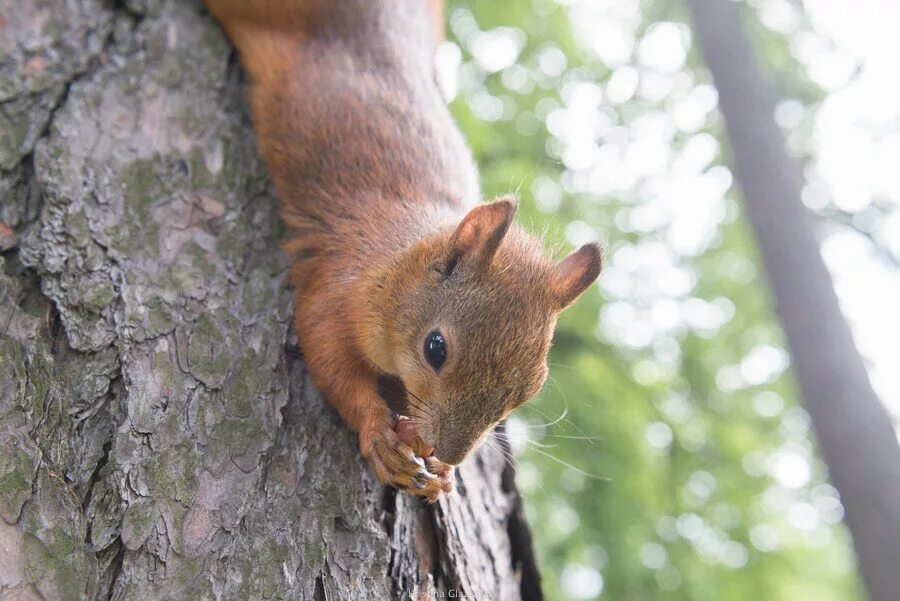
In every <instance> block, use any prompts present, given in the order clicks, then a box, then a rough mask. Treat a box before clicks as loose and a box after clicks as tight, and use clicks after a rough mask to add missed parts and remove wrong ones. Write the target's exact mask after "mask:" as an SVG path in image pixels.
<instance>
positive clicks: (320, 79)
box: [205, 0, 603, 502]
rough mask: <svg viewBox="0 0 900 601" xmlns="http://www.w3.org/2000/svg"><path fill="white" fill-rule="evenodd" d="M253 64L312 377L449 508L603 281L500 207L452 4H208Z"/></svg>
mask: <svg viewBox="0 0 900 601" xmlns="http://www.w3.org/2000/svg"><path fill="white" fill-rule="evenodd" d="M205 2H206V5H207V7H208V8H209V10H210V12H211V13H212V14H213V16H214V17H215V18H216V19H217V20H218V22H219V24H220V25H221V26H222V28H223V29H224V31H225V33H226V35H227V37H228V38H229V39H230V40H231V42H232V43H233V44H234V46H236V48H237V50H238V53H239V55H240V59H241V63H242V65H243V67H244V69H245V71H246V72H247V73H248V74H249V78H250V104H251V115H252V120H253V123H254V129H255V133H256V139H257V143H258V145H259V147H260V149H261V152H262V155H263V158H264V161H265V163H266V165H267V169H268V172H269V174H270V176H271V178H272V180H273V182H274V185H275V192H276V196H277V197H278V199H279V206H280V213H281V217H282V219H283V222H284V223H285V225H286V229H287V233H286V240H285V241H284V243H283V248H284V250H285V252H286V254H287V256H288V258H289V260H290V262H291V268H290V281H291V282H292V284H293V285H294V286H295V289H296V310H295V315H294V329H295V332H296V334H297V337H298V340H299V344H300V346H301V348H302V350H303V354H304V358H305V361H306V364H307V368H308V370H309V373H310V376H311V377H312V379H313V382H314V383H315V385H316V386H317V387H318V388H319V390H320V391H321V393H322V394H323V396H324V397H325V398H326V399H327V400H328V402H330V403H331V404H332V405H333V406H334V407H335V408H336V409H337V411H338V413H340V415H341V416H342V417H343V419H344V420H345V421H346V423H347V424H348V425H349V426H350V427H351V428H352V429H353V430H354V431H355V432H356V433H357V434H358V436H359V446H360V450H361V453H362V455H363V456H364V457H365V458H366V459H367V460H368V461H369V463H370V464H371V466H372V467H373V468H374V471H375V473H376V475H377V476H378V478H379V479H380V480H381V481H382V482H383V483H385V484H387V485H393V486H395V487H397V488H399V489H401V490H404V491H407V492H410V493H412V494H415V495H420V496H423V497H425V498H426V499H428V500H429V501H431V502H434V501H435V500H437V499H438V498H440V496H441V495H442V494H443V493H449V492H451V490H452V487H453V470H454V467H455V466H457V465H459V464H460V463H461V462H462V461H463V460H464V459H465V457H466V456H467V455H468V454H469V453H470V452H471V451H472V450H473V449H474V448H476V447H477V446H478V445H479V444H480V442H481V441H482V440H483V439H484V438H485V437H486V436H487V434H488V433H490V431H491V430H492V429H493V428H494V427H495V426H496V425H497V424H498V423H499V422H500V421H501V420H503V419H504V418H505V417H506V416H507V415H508V414H509V413H510V412H511V411H512V410H513V409H515V408H516V407H518V406H520V405H522V404H524V403H525V402H527V401H529V400H530V399H532V398H533V397H534V396H535V395H537V393H538V392H539V391H540V389H541V388H542V386H543V384H544V380H545V379H546V377H547V353H548V350H549V348H550V345H551V340H552V336H553V331H554V328H555V325H556V319H557V315H558V314H559V313H560V312H561V311H562V310H563V309H565V308H566V307H568V306H569V305H571V304H572V303H573V302H574V301H575V300H576V299H577V298H578V297H579V296H580V295H581V294H582V293H583V292H584V291H585V290H586V289H587V288H588V287H589V286H590V285H591V284H592V283H593V282H594V280H595V279H596V278H597V276H598V275H599V273H600V270H601V268H602V263H603V255H602V252H601V249H600V247H599V245H597V244H587V245H584V246H582V247H581V248H579V249H578V250H577V251H575V252H573V253H572V254H570V255H569V256H568V257H566V258H565V259H563V260H562V261H560V262H558V263H554V262H552V261H550V260H549V259H548V258H547V257H546V255H545V251H544V249H543V245H542V244H541V242H540V241H538V240H537V239H536V238H534V237H532V236H531V235H530V234H528V233H526V232H525V231H524V230H523V229H521V228H519V227H518V226H516V225H515V224H514V223H513V216H514V214H515V212H516V207H517V202H516V200H515V199H514V198H513V197H502V198H499V199H497V200H494V201H493V202H489V203H484V204H482V203H480V190H479V184H478V173H477V170H476V167H475V164H474V162H473V158H472V155H471V152H470V151H469V149H468V147H467V146H466V144H465V142H464V141H463V138H462V135H461V133H460V131H459V130H458V128H457V127H456V124H455V123H454V121H453V119H452V117H451V115H450V111H449V109H448V107H447V105H446V103H445V102H444V100H443V98H442V97H441V94H440V93H439V90H438V87H437V85H436V82H435V72H434V63H433V60H434V53H435V50H436V47H437V45H438V44H439V43H440V42H441V41H442V39H443V23H444V21H443V3H442V0H205Z"/></svg>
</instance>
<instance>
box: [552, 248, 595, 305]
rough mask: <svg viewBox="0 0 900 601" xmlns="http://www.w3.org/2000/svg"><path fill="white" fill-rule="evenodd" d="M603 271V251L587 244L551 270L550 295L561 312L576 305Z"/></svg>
mask: <svg viewBox="0 0 900 601" xmlns="http://www.w3.org/2000/svg"><path fill="white" fill-rule="evenodd" d="M601 269H603V250H601V248H600V245H599V244H597V243H591V244H585V245H584V246H582V247H581V248H579V249H578V250H576V251H575V252H573V253H572V254H571V255H569V256H568V257H566V258H565V259H563V260H562V261H560V262H559V263H557V264H556V265H554V266H553V267H552V268H551V270H550V293H551V294H552V295H553V298H554V299H555V301H556V306H557V308H558V309H559V310H560V311H561V310H563V309H565V308H566V307H568V306H569V305H571V304H572V303H574V302H575V301H576V300H577V299H578V297H579V296H581V294H582V293H583V292H584V291H585V290H587V289H588V287H589V286H590V285H591V284H593V283H594V280H596V279H597V276H599V275H600V270H601Z"/></svg>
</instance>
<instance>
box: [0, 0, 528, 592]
mask: <svg viewBox="0 0 900 601" xmlns="http://www.w3.org/2000/svg"><path fill="white" fill-rule="evenodd" d="M0 52H2V60H0V175H2V178H0V251H2V253H3V254H2V255H0V266H2V269H0V518H2V520H0V598H3V599H6V598H16V599H79V598H83V599H109V598H112V599H151V598H167V599H181V598H184V599H211V598H222V599H262V598H265V599H271V598H277V599H284V598H290V599H311V600H312V599H315V600H317V601H320V600H325V599H328V600H344V599H379V600H382V599H394V598H410V597H412V598H418V597H419V596H421V595H423V594H428V589H429V587H430V588H431V590H432V591H435V592H437V593H438V594H439V595H440V594H442V595H444V596H448V594H449V591H450V590H451V589H455V590H456V591H457V595H458V596H460V595H462V594H465V595H469V596H472V597H475V598H484V599H487V598H491V599H503V600H508V599H539V598H540V591H539V590H538V589H537V586H536V583H537V571H536V569H535V566H534V561H533V557H532V555H531V549H530V543H529V536H528V530H527V525H526V524H525V523H524V519H523V514H522V508H521V502H520V499H519V497H518V495H517V492H516V490H515V487H514V484H513V483H512V479H511V477H510V473H509V472H508V471H507V468H506V464H505V460H504V458H503V457H502V456H499V455H497V454H494V453H490V452H488V451H486V450H485V451H482V452H481V453H479V454H478V455H477V456H476V457H474V458H473V459H471V460H470V461H468V462H467V464H466V465H464V466H463V467H462V468H461V469H460V470H459V474H458V481H457V482H458V486H457V491H456V492H455V493H454V494H453V495H452V497H451V498H450V499H448V500H443V501H441V502H440V503H439V504H438V505H436V506H434V507H426V506H424V505H423V504H422V502H421V501H420V500H418V499H416V498H413V497H410V496H407V495H403V494H396V493H395V492H394V491H393V490H392V489H386V488H384V487H382V486H381V485H380V484H379V483H378V482H377V480H376V479H375V477H374V475H373V473H372V471H371V470H370V469H369V467H368V465H367V464H366V463H365V462H364V461H363V460H362V459H361V458H360V456H359V450H358V447H357V443H356V440H355V436H354V435H353V434H352V433H351V432H349V431H348V430H347V428H346V427H345V426H344V425H343V423H342V422H341V421H340V419H339V418H338V416H337V414H336V413H335V412H334V411H333V410H332V409H331V408H330V407H329V406H328V405H327V404H325V403H324V402H323V401H322V399H321V398H320V396H319V394H318V393H317V392H316V390H315V389H314V388H313V386H312V385H311V383H310V381H309V378H308V376H307V374H306V371H305V369H304V366H303V363H302V359H301V358H300V357H299V356H298V353H297V352H293V353H291V352H286V349H290V348H292V347H291V335H290V320H291V313H292V312H291V295H290V293H289V289H288V287H287V285H286V280H285V271H286V264H285V260H284V257H283V256H282V255H281V253H280V251H279V249H278V238H279V227H280V226H279V223H278V219H277V217H276V213H275V207H274V201H273V198H272V194H271V190H270V188H269V186H268V183H267V180H266V178H265V176H264V172H263V167H262V165H261V163H260V159H259V157H258V156H257V152H256V149H255V147H254V145H253V137H252V132H251V129H250V125H249V120H248V117H247V113H246V110H245V107H244V99H243V84H242V80H241V75H240V71H239V68H238V67H237V66H236V61H234V60H233V54H232V51H231V48H230V46H229V45H228V43H227V42H226V40H225V38H224V37H223V35H222V34H221V32H220V31H219V29H218V27H217V26H216V25H215V24H214V23H213V22H212V20H211V19H210V18H209V17H208V16H207V15H206V13H205V12H204V10H203V9H202V8H201V7H200V4H199V2H197V1H196V0H194V1H185V0H126V1H125V2H120V3H117V4H116V5H113V4H112V3H111V2H109V1H105V0H65V1H60V0H0ZM411 591H415V592H411Z"/></svg>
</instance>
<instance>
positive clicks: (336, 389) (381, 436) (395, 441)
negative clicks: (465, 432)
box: [306, 345, 453, 503]
mask: <svg viewBox="0 0 900 601" xmlns="http://www.w3.org/2000/svg"><path fill="white" fill-rule="evenodd" d="M306 360H307V366H308V368H309V371H310V374H311V375H312V377H313V380H314V381H315V382H317V383H319V385H320V390H321V392H322V394H323V395H324V396H325V398H326V399H327V400H328V401H329V402H330V403H331V405H332V406H334V408H335V409H337V411H338V413H340V414H341V417H343V418H344V420H345V421H346V422H347V424H348V425H349V426H350V427H351V428H352V429H353V430H354V431H356V432H357V433H358V435H359V446H360V450H361V451H362V455H363V457H365V458H366V459H367V460H368V461H369V463H370V464H371V465H372V468H373V469H374V470H375V474H376V475H377V476H378V479H379V480H381V482H383V483H384V484H387V485H389V486H395V487H397V488H399V489H400V490H403V491H405V492H408V493H411V494H414V495H418V496H422V497H426V498H427V499H428V500H429V501H430V502H432V503H433V502H435V501H437V500H438V498H440V496H441V493H442V492H447V493H449V492H450V491H451V490H452V488H453V484H452V472H453V468H452V467H451V466H448V465H446V464H443V463H441V462H439V461H437V460H436V459H435V458H434V457H420V456H418V455H417V454H416V452H415V451H414V450H413V446H420V445H419V444H418V443H419V442H420V441H417V440H413V439H412V437H415V436H417V435H416V434H415V432H414V431H413V432H410V431H409V429H408V428H406V427H404V426H405V424H402V423H401V422H400V421H399V420H398V419H397V418H396V416H394V415H392V413H391V411H390V410H389V409H388V407H387V405H386V404H385V402H384V400H383V399H382V398H381V396H380V395H379V394H378V385H377V379H376V376H375V374H374V373H372V371H371V370H370V369H369V368H368V367H367V366H365V365H364V364H362V363H361V362H359V361H358V360H355V359H353V358H352V357H351V356H350V355H349V353H347V352H345V351H341V350H338V349H333V348H331V347H329V346H327V345H326V346H325V347H324V348H322V347H315V346H314V347H313V348H311V349H310V352H308V353H306Z"/></svg>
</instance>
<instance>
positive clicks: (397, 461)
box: [366, 427, 453, 503]
mask: <svg viewBox="0 0 900 601" xmlns="http://www.w3.org/2000/svg"><path fill="white" fill-rule="evenodd" d="M370 440H371V442H370V444H369V449H368V452H367V453H366V457H367V459H368V460H369V463H371V464H372V467H373V468H374V469H375V474H376V475H377V476H378V479H379V480H381V481H382V482H384V483H385V484H389V485H391V486H395V487H397V488H399V489H400V490H402V491H404V492H408V493H410V494H413V495H417V496H420V497H425V498H426V499H428V501H429V502H430V503H434V502H435V501H437V500H438V499H439V498H440V497H441V493H449V492H450V491H452V490H453V468H452V467H451V466H448V465H446V464H444V463H441V462H440V461H437V460H436V459H435V458H434V457H426V458H422V457H419V456H418V455H416V453H415V452H414V451H413V449H412V447H410V446H409V445H407V444H405V443H404V442H403V441H402V440H401V439H400V436H399V435H398V434H397V432H396V431H394V429H393V428H390V427H387V428H384V429H383V430H380V431H379V432H377V433H375V434H374V436H372V438H371V439H370Z"/></svg>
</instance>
